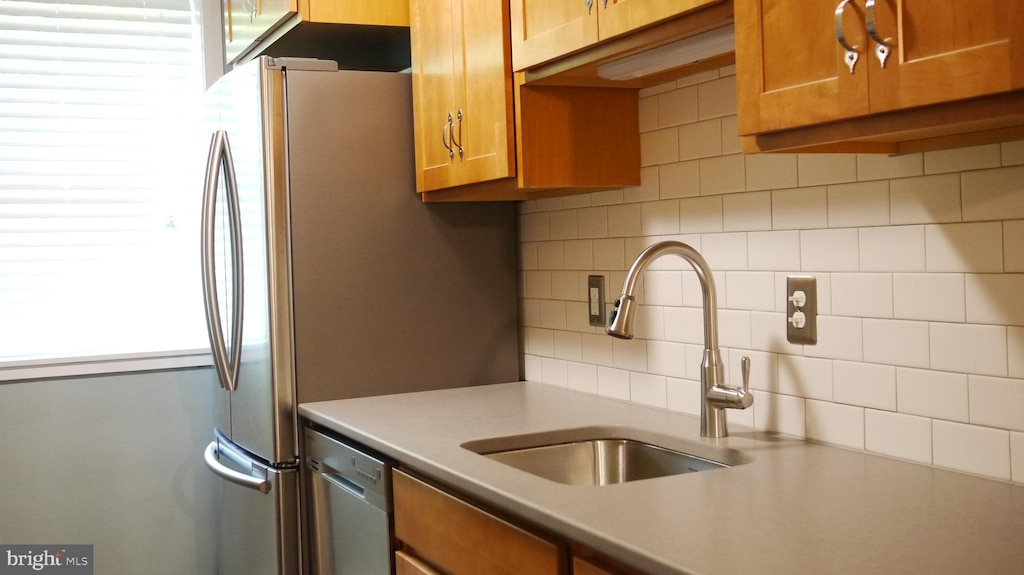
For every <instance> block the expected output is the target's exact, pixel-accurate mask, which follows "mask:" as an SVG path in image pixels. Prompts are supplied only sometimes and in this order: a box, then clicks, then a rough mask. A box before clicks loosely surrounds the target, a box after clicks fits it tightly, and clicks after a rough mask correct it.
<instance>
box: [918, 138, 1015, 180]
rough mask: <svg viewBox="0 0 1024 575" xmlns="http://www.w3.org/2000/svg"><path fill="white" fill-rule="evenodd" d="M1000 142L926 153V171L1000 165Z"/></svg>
mask: <svg viewBox="0 0 1024 575" xmlns="http://www.w3.org/2000/svg"><path fill="white" fill-rule="evenodd" d="M999 162H1000V154H999V144H986V145H984V146H974V147H972V148H952V149H948V150H935V151H933V152H925V153H924V173H926V174H945V173H950V172H963V171H965V170H981V169H984V168H997V167H999Z"/></svg>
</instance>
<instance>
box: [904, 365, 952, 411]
mask: <svg viewBox="0 0 1024 575" xmlns="http://www.w3.org/2000/svg"><path fill="white" fill-rule="evenodd" d="M967 397H968V395H967V376H966V375H963V374H959V373H947V372H941V371H928V370H924V369H908V368H903V367H901V368H897V369H896V406H897V410H898V411H899V412H900V413H909V414H912V415H923V416H925V417H934V418H938V419H945V420H949V421H963V422H967V421H968V420H969V413H968V399H967Z"/></svg>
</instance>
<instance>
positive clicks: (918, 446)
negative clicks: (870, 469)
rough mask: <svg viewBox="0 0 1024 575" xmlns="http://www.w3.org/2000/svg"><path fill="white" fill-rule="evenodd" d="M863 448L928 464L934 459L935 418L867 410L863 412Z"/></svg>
mask: <svg viewBox="0 0 1024 575" xmlns="http://www.w3.org/2000/svg"><path fill="white" fill-rule="evenodd" d="M864 448H865V449H867V450H868V451H873V452H875V453H881V454H882V455H889V456H891V457H899V458H900V459H909V460H910V461H916V462H918V463H925V464H929V463H931V462H932V420H930V419H928V418H926V417H915V416H913V415H904V414H901V413H889V412H887V411H876V410H874V409H868V410H866V411H865V412H864Z"/></svg>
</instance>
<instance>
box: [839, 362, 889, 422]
mask: <svg viewBox="0 0 1024 575" xmlns="http://www.w3.org/2000/svg"><path fill="white" fill-rule="evenodd" d="M832 388H833V399H835V401H837V402H838V403H846V404H849V405H859V406H861V407H872V408H875V409H885V410H888V411H896V368H895V367H893V366H891V365H877V364H872V363H861V362H853V361H835V362H832Z"/></svg>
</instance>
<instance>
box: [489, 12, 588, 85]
mask: <svg viewBox="0 0 1024 575" xmlns="http://www.w3.org/2000/svg"><path fill="white" fill-rule="evenodd" d="M601 1H602V0H590V3H589V6H588V1H587V0H512V1H511V2H510V3H509V4H510V5H511V8H510V10H511V15H512V55H513V58H514V60H515V69H516V71H519V70H524V69H526V68H528V67H530V66H534V65H537V64H540V63H542V62H546V61H548V60H551V59H554V58H557V57H559V56H563V55H565V54H569V53H570V52H575V51H576V50H579V49H581V48H584V47H586V46H589V45H590V44H593V43H595V42H597V40H598V32H597V12H598V7H597V4H598V3H599V2H601Z"/></svg>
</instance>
